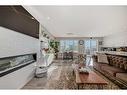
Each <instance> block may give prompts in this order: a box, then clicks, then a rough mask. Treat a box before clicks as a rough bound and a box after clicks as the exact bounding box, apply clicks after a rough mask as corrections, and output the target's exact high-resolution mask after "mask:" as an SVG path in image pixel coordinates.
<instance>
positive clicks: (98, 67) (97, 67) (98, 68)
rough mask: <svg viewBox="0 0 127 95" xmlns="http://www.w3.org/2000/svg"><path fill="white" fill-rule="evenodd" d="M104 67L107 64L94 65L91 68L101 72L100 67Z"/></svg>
mask: <svg viewBox="0 0 127 95" xmlns="http://www.w3.org/2000/svg"><path fill="white" fill-rule="evenodd" d="M106 65H108V64H104V63H103V64H102V63H95V64H94V65H93V66H94V68H96V69H97V70H99V71H101V67H102V66H106Z"/></svg>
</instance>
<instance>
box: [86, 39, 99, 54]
mask: <svg viewBox="0 0 127 95" xmlns="http://www.w3.org/2000/svg"><path fill="white" fill-rule="evenodd" d="M94 51H97V40H85V52H86V54H88V55H89V54H93V53H94Z"/></svg>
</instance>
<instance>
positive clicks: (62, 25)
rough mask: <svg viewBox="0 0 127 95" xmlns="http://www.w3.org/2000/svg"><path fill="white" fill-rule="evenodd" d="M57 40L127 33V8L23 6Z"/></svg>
mask: <svg viewBox="0 0 127 95" xmlns="http://www.w3.org/2000/svg"><path fill="white" fill-rule="evenodd" d="M24 8H25V9H26V10H27V11H29V12H30V13H31V14H32V15H33V16H34V17H35V18H36V19H37V20H38V21H39V22H40V23H41V24H42V25H43V26H44V27H46V28H47V30H48V31H49V32H50V33H51V34H52V35H53V36H55V37H104V36H107V35H110V34H113V33H116V32H127V6H24Z"/></svg>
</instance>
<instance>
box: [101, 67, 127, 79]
mask: <svg viewBox="0 0 127 95" xmlns="http://www.w3.org/2000/svg"><path fill="white" fill-rule="evenodd" d="M101 69H102V70H103V71H104V72H107V73H109V74H111V75H112V76H114V77H115V76H116V73H122V72H125V71H124V70H122V69H119V68H116V67H113V66H109V65H105V66H102V67H101Z"/></svg>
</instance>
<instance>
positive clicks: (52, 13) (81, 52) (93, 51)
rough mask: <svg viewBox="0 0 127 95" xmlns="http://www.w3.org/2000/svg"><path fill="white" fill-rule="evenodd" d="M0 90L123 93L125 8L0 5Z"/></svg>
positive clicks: (126, 77)
mask: <svg viewBox="0 0 127 95" xmlns="http://www.w3.org/2000/svg"><path fill="white" fill-rule="evenodd" d="M0 13H2V14H0V30H1V31H0V49H1V51H0V89H22V90H26V89H27V90H29V89H43V90H45V89H46V90H56V89H57V90H122V89H127V32H126V30H127V21H126V17H127V6H122V5H121V6H118V5H106V6H103V5H101V6H98V5H89V6H87V5H82V6H70V5H66V6H60V5H59V6H51V5H36V6H35V5H17V6H16V5H6V6H5V5H1V6H0Z"/></svg>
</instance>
